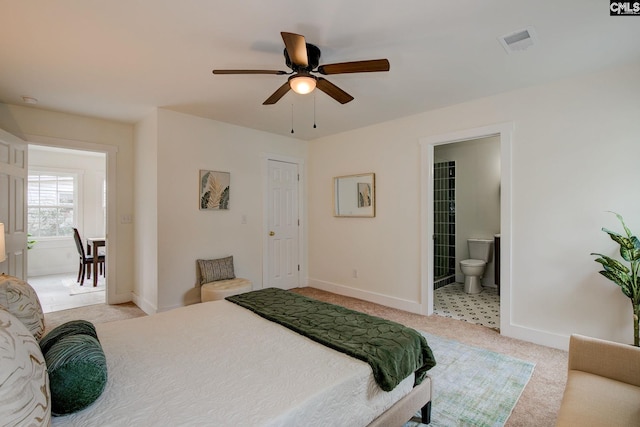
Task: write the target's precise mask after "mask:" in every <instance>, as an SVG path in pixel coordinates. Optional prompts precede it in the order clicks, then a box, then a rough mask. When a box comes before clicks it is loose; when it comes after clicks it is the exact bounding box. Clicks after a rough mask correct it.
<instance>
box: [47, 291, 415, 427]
mask: <svg viewBox="0 0 640 427" xmlns="http://www.w3.org/2000/svg"><path fill="white" fill-rule="evenodd" d="M96 330H97V332H98V337H99V339H100V342H101V343H102V346H103V349H104V351H105V354H106V358H107V364H108V375H109V380H108V383H107V387H106V389H105V391H104V393H103V394H102V395H101V396H100V398H99V399H98V400H97V401H96V402H95V403H94V404H93V405H91V406H90V407H88V408H86V409H85V410H83V411H81V412H78V413H76V414H72V415H69V416H66V417H54V419H53V425H54V426H56V425H71V426H82V427H86V426H278V427H280V426H301V425H304V426H322V427H327V426H339V427H343V426H366V425H367V424H368V423H370V422H371V421H372V420H373V419H375V418H376V417H377V416H378V415H379V414H381V413H382V412H384V411H385V410H386V409H388V408H389V407H391V406H392V405H393V403H394V402H395V401H397V400H399V399H400V398H401V397H402V396H404V395H405V394H407V393H408V392H409V391H411V388H412V386H413V375H412V376H411V377H409V378H407V379H405V380H404V381H403V382H402V383H401V384H400V385H399V386H398V387H396V388H395V389H394V390H393V391H391V392H389V393H386V392H384V391H382V390H381V389H380V388H379V387H378V386H377V385H376V383H375V381H374V379H373V374H372V372H371V368H370V367H369V365H368V364H366V363H365V362H362V361H359V360H356V359H353V358H351V357H349V356H346V355H344V354H342V353H339V352H337V351H334V350H331V349H329V348H327V347H324V346H322V345H320V344H317V343H315V342H313V341H311V340H309V339H307V338H304V337H302V336H300V335H298V334H296V333H295V332H292V331H290V330H288V329H286V328H284V327H282V326H280V325H278V324H275V323H272V322H270V321H267V320H265V319H262V318H261V317H259V316H257V315H255V314H253V313H252V312H250V311H249V310H246V309H244V308H242V307H239V306H237V305H235V304H233V303H230V302H228V301H213V302H207V303H202V304H195V305H192V306H189V307H183V308H179V309H176V310H173V311H170V312H166V313H160V314H156V315H153V316H148V317H141V318H136V319H130V320H123V321H119V322H110V323H103V324H97V325H96Z"/></svg>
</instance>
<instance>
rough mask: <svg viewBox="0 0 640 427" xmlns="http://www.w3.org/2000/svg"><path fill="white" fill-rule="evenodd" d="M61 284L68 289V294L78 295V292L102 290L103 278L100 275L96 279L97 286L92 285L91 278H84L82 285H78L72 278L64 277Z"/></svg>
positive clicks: (103, 287)
mask: <svg viewBox="0 0 640 427" xmlns="http://www.w3.org/2000/svg"><path fill="white" fill-rule="evenodd" d="M62 285H63V286H64V287H65V288H67V289H69V295H80V294H88V293H92V292H104V290H105V285H104V278H103V277H100V278H99V279H98V286H95V287H94V286H93V280H85V281H84V285H82V286H80V285H79V284H78V283H77V282H76V281H75V280H73V279H64V280H63V281H62Z"/></svg>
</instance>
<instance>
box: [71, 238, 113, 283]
mask: <svg viewBox="0 0 640 427" xmlns="http://www.w3.org/2000/svg"><path fill="white" fill-rule="evenodd" d="M73 239H74V240H75V242H76V248H77V249H78V255H79V257H80V258H79V260H80V264H79V266H78V279H77V282H78V283H79V284H80V286H82V285H83V284H84V276H85V272H86V276H87V279H91V267H92V266H93V257H94V256H97V257H98V258H97V261H98V263H100V268H101V270H102V268H103V264H104V262H105V256H104V255H100V254H95V255H86V254H85V252H84V246H83V245H82V239H81V238H80V233H79V232H78V229H77V228H74V229H73ZM102 271H104V270H102Z"/></svg>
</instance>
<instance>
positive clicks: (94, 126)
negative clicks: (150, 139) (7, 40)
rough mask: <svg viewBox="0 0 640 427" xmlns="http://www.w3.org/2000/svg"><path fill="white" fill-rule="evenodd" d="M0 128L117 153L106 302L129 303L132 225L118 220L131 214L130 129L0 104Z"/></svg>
mask: <svg viewBox="0 0 640 427" xmlns="http://www.w3.org/2000/svg"><path fill="white" fill-rule="evenodd" d="M0 128H2V129H4V130H6V131H8V132H11V133H12V134H14V135H16V136H18V137H20V138H22V139H26V140H27V141H28V140H29V139H32V140H34V139H37V140H38V141H37V142H38V143H39V144H45V145H57V146H64V147H67V148H81V147H82V146H83V145H86V146H88V147H89V146H92V147H95V146H96V145H100V146H105V147H108V149H112V150H113V151H114V152H115V151H117V152H116V154H115V157H116V159H115V160H116V168H117V170H116V178H117V182H116V187H117V200H116V211H115V212H116V214H115V218H112V221H113V224H114V226H115V227H116V233H117V239H115V238H114V239H113V241H114V242H117V243H115V244H116V245H117V246H116V247H115V248H113V249H115V251H114V253H115V256H116V263H115V265H117V269H116V270H114V271H115V279H114V278H112V277H110V278H109V287H110V289H109V301H110V302H114V303H116V302H124V301H130V300H131V289H132V287H133V266H134V259H133V224H123V223H121V221H120V220H119V219H120V218H121V217H122V216H123V215H131V214H132V213H133V186H132V182H133V126H132V125H128V124H124V123H118V122H113V121H108V120H101V119H95V118H90V117H83V116H78V115H73V114H65V113H60V112H54V111H47V110H42V109H38V108H28V107H23V106H16V105H10V104H0ZM108 231H110V230H108ZM114 285H115V289H114V288H113V287H114Z"/></svg>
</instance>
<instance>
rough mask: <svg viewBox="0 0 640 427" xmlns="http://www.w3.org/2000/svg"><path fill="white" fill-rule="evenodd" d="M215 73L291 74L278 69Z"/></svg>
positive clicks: (215, 72) (214, 72)
mask: <svg viewBox="0 0 640 427" xmlns="http://www.w3.org/2000/svg"><path fill="white" fill-rule="evenodd" d="M213 74H277V75H282V74H289V73H287V72H286V71H278V70H213Z"/></svg>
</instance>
